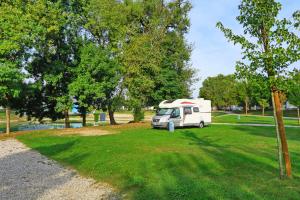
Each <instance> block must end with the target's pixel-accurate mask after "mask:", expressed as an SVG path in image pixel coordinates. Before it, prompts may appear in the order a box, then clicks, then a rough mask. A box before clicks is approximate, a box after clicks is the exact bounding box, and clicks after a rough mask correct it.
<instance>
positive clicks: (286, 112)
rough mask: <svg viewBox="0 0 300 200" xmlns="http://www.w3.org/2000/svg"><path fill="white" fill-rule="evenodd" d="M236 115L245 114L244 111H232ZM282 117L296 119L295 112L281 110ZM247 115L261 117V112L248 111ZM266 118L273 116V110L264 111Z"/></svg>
mask: <svg viewBox="0 0 300 200" xmlns="http://www.w3.org/2000/svg"><path fill="white" fill-rule="evenodd" d="M233 112H234V113H237V114H245V111H233ZM282 112H283V116H285V117H297V110H283V111H282ZM248 114H249V115H262V111H261V110H250V111H249V112H248ZM265 115H266V116H273V115H274V114H273V110H266V111H265Z"/></svg>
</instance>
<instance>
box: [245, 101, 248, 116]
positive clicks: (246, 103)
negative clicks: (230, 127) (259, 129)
mask: <svg viewBox="0 0 300 200" xmlns="http://www.w3.org/2000/svg"><path fill="white" fill-rule="evenodd" d="M245 114H246V115H248V101H245Z"/></svg>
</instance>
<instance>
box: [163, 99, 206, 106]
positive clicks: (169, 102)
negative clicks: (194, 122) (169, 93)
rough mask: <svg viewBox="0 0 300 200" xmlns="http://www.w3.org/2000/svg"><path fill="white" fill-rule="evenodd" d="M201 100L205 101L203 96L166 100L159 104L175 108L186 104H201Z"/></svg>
mask: <svg viewBox="0 0 300 200" xmlns="http://www.w3.org/2000/svg"><path fill="white" fill-rule="evenodd" d="M201 101H205V100H204V99H203V98H199V99H177V100H165V101H163V102H161V103H160V104H159V107H160V108H175V107H181V106H184V105H190V106H193V105H199V104H200V102H201Z"/></svg>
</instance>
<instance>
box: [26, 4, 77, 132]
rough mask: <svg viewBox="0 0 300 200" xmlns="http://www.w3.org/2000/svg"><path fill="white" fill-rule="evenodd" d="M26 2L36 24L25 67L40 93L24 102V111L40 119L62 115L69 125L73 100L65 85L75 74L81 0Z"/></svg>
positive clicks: (54, 118)
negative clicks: (26, 102)
mask: <svg viewBox="0 0 300 200" xmlns="http://www.w3.org/2000/svg"><path fill="white" fill-rule="evenodd" d="M25 5H26V6H27V7H28V9H29V10H31V14H32V18H33V19H34V20H33V22H34V26H35V27H37V28H36V30H35V32H36V37H35V38H34V40H33V42H32V51H31V55H30V61H29V62H28V66H26V68H25V69H26V70H27V72H28V73H29V74H30V78H31V79H32V80H34V84H35V85H36V87H35V90H37V93H40V95H35V97H36V98H34V101H35V106H32V105H31V104H26V105H27V106H28V107H26V109H24V112H26V114H29V115H32V116H31V117H36V118H38V119H39V120H40V121H41V120H42V119H43V118H44V117H49V118H51V119H52V120H56V119H59V118H65V127H66V128H69V127H70V122H69V109H70V108H71V107H72V104H73V102H72V97H71V96H69V91H68V85H69V83H70V82H71V81H72V79H73V78H74V77H73V74H72V69H73V68H76V66H77V65H78V62H79V47H80V46H81V40H82V39H81V37H82V36H81V33H80V29H81V26H82V20H81V16H80V14H82V13H80V12H82V5H81V1H79V0H70V1H55V2H52V1H36V3H35V4H33V5H32V6H31V5H30V4H29V3H26V4H25ZM38 91H39V92H38ZM28 100H29V101H31V100H32V99H28Z"/></svg>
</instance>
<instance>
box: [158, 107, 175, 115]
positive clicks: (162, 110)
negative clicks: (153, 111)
mask: <svg viewBox="0 0 300 200" xmlns="http://www.w3.org/2000/svg"><path fill="white" fill-rule="evenodd" d="M173 110H174V109H173V108H160V109H158V111H157V115H171V114H172V112H173Z"/></svg>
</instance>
